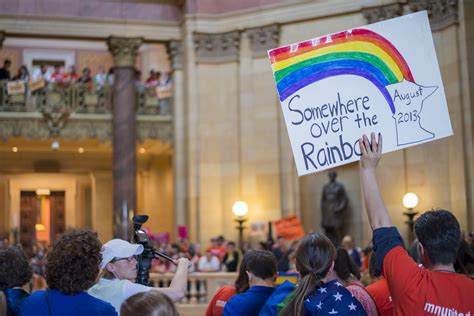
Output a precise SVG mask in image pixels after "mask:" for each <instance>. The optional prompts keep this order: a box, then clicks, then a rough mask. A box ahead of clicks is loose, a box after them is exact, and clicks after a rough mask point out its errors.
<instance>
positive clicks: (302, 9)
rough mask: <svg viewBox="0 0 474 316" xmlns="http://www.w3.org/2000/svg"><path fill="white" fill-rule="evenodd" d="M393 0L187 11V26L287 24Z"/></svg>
mask: <svg viewBox="0 0 474 316" xmlns="http://www.w3.org/2000/svg"><path fill="white" fill-rule="evenodd" d="M394 2H396V1H394V0H361V1H357V2H355V1H347V0H332V1H325V2H321V1H310V2H303V3H298V4H294V3H290V4H284V5H278V6H275V7H262V8H258V9H256V8H251V9H245V10H241V11H235V12H231V13H225V14H219V15H213V14H199V13H198V14H186V15H185V16H184V19H185V21H186V24H187V25H190V26H192V27H193V30H192V31H194V32H202V33H223V32H230V31H234V30H244V29H247V28H254V27H259V26H262V25H270V24H275V23H276V24H280V25H282V24H287V23H294V22H299V21H305V20H310V19H311V20H312V19H317V18H322V17H328V16H334V15H340V14H348V13H352V12H360V11H361V10H362V8H365V7H373V6H380V5H386V4H391V3H394Z"/></svg>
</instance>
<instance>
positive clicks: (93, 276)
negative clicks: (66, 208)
mask: <svg viewBox="0 0 474 316" xmlns="http://www.w3.org/2000/svg"><path fill="white" fill-rule="evenodd" d="M101 247H102V244H101V242H100V241H99V239H97V233H95V232H93V231H91V230H87V229H84V230H70V231H67V232H65V233H63V234H61V235H59V236H58V237H57V239H56V241H55V242H54V244H53V247H52V249H51V251H50V252H49V253H48V255H47V264H46V271H45V274H46V282H47V283H48V286H49V288H51V289H54V290H58V291H61V292H63V293H66V294H77V293H79V292H81V291H84V290H87V289H88V288H90V287H91V286H92V285H94V283H95V282H96V280H97V275H98V274H99V265H100V261H101V259H102V257H101V254H100V249H101Z"/></svg>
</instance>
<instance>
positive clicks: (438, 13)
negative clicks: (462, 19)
mask: <svg viewBox="0 0 474 316" xmlns="http://www.w3.org/2000/svg"><path fill="white" fill-rule="evenodd" d="M408 6H409V8H410V11H411V12H417V11H422V10H427V11H428V17H429V18H430V24H431V29H432V30H433V31H439V30H441V29H443V28H445V27H448V26H450V25H451V24H454V23H457V22H458V21H459V19H458V0H409V1H408Z"/></svg>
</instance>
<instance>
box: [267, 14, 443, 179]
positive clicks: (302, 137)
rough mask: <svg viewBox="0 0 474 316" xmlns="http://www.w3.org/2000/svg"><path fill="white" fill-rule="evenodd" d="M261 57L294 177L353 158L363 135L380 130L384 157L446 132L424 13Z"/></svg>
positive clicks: (347, 161)
mask: <svg viewBox="0 0 474 316" xmlns="http://www.w3.org/2000/svg"><path fill="white" fill-rule="evenodd" d="M269 57H270V60H271V63H272V68H273V72H274V77H275V81H276V84H277V89H278V93H279V96H280V102H281V106H282V110H283V114H284V117H285V122H286V126H287V129H288V132H289V135H290V141H291V145H292V150H293V154H294V156H295V161H296V165H297V169H298V174H299V175H303V174H308V173H312V172H317V171H321V170H324V169H327V168H331V167H335V166H338V165H342V164H345V163H349V162H352V161H355V160H358V159H359V156H360V151H359V143H358V139H359V137H360V136H361V135H362V134H364V133H366V134H368V133H370V132H376V133H378V132H380V133H382V134H383V135H384V152H389V151H393V150H397V149H401V148H405V147H408V146H412V145H414V144H420V143H423V142H427V141H431V140H434V139H439V138H442V137H446V136H449V135H451V134H452V129H451V123H450V120H449V114H448V110H447V105H446V97H445V95H444V90H443V89H442V88H441V89H439V87H442V81H441V76H440V73H439V68H438V63H437V59H436V55H435V52H434V46H433V41H432V37H431V31H430V28H429V23H428V18H427V15H426V12H420V13H415V14H411V15H407V16H403V17H401V18H397V19H392V20H389V21H384V22H380V23H376V24H372V25H368V26H366V27H364V28H359V29H353V30H348V31H345V32H340V33H336V34H332V35H328V36H324V37H321V38H316V39H312V40H309V41H305V42H301V43H297V44H292V45H288V46H284V47H280V48H276V49H273V50H270V51H269ZM415 78H416V80H415ZM417 82H419V83H421V82H423V85H422V84H419V83H417Z"/></svg>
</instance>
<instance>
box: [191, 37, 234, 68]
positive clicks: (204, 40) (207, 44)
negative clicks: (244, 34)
mask: <svg viewBox="0 0 474 316" xmlns="http://www.w3.org/2000/svg"><path fill="white" fill-rule="evenodd" d="M193 38H194V48H195V51H196V61H197V62H198V63H224V62H232V61H237V60H238V59H239V48H240V32H239V31H233V32H227V33H219V34H208V33H194V35H193Z"/></svg>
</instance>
